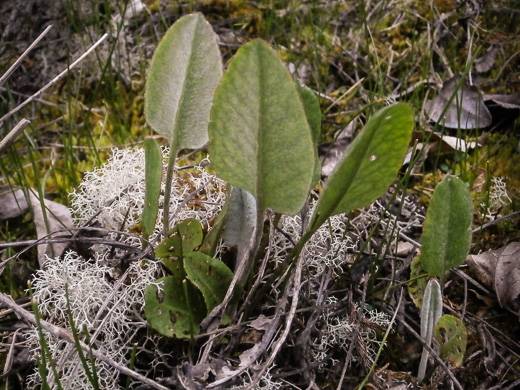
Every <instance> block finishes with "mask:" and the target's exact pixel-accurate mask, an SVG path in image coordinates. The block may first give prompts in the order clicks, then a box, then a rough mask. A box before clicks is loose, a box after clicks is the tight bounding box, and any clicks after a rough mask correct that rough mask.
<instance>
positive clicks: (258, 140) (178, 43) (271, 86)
mask: <svg viewBox="0 0 520 390" xmlns="http://www.w3.org/2000/svg"><path fill="white" fill-rule="evenodd" d="M187 20H188V21H190V22H188V21H187ZM195 20H196V21H197V22H195ZM202 20H203V17H202V16H201V15H199V14H196V15H189V16H186V17H184V18H181V19H180V20H179V21H178V22H177V23H175V25H174V26H172V27H171V29H170V30H169V32H168V33H167V36H166V37H165V38H164V40H163V42H161V44H160V45H159V47H158V49H157V52H156V54H155V55H154V60H153V61H152V69H151V70H150V76H149V81H148V85H147V94H146V107H147V118H151V117H153V115H150V112H151V111H154V112H155V111H157V112H159V111H160V115H158V116H160V117H161V118H162V119H161V121H158V122H156V121H154V120H152V121H150V120H149V123H150V124H151V125H152V127H154V128H160V129H164V128H168V129H173V130H172V131H163V132H162V134H165V135H167V136H169V138H170V140H171V153H173V154H172V155H171V156H170V165H169V169H168V175H167V177H166V188H169V187H170V186H169V183H170V182H171V177H172V174H173V162H172V160H174V159H175V154H176V151H177V150H178V148H179V147H190V145H191V146H192V147H195V146H201V145H202V144H203V143H204V142H205V140H206V139H207V138H208V136H209V151H210V155H211V164H212V168H213V169H214V170H215V172H216V173H217V175H218V176H219V177H220V178H222V179H224V180H226V181H227V183H228V184H229V185H231V186H233V190H232V191H231V196H230V198H229V200H228V205H227V207H226V208H224V211H223V213H227V222H226V226H225V227H224V229H222V225H221V224H224V222H223V221H224V220H225V217H223V218H221V219H219V222H218V225H217V226H218V231H219V232H220V231H221V230H222V231H224V232H225V233H224V240H225V241H226V242H228V243H229V244H230V245H231V246H236V247H237V254H238V255H237V259H236V266H235V272H234V274H229V273H228V271H227V270H224V268H223V267H222V265H223V264H222V263H220V262H219V261H218V260H216V259H212V258H210V257H208V256H207V255H202V254H201V253H198V252H197V249H196V248H195V247H193V246H192V247H190V248H189V251H188V252H185V251H184V241H182V242H180V241H178V242H177V243H176V244H173V245H168V248H169V249H168V250H170V248H171V251H176V250H178V249H176V245H177V246H179V245H180V246H182V249H183V252H182V259H181V258H180V257H179V256H177V259H176V260H175V266H174V267H173V268H172V267H171V266H170V265H169V263H168V261H169V260H167V259H165V258H164V257H163V261H164V262H165V265H166V267H167V268H168V269H169V270H170V271H171V272H172V274H173V275H172V276H169V277H167V278H172V277H173V278H174V279H175V281H174V282H172V280H173V279H167V280H161V282H163V283H161V284H158V285H153V286H151V287H150V290H149V291H147V292H148V293H149V294H147V306H148V309H149V313H151V312H153V314H152V317H153V316H154V315H157V316H161V317H162V318H163V319H164V322H163V323H162V324H161V326H160V329H158V328H157V327H156V329H158V330H159V331H160V332H161V333H163V334H168V335H174V334H175V335H176V336H177V337H189V336H190V335H193V334H194V333H196V332H197V330H196V329H195V328H198V326H195V325H198V321H200V315H202V314H201V313H202V312H203V311H202V310H201V311H200V312H197V313H198V314H197V313H195V312H193V311H191V308H193V307H195V306H193V305H191V301H192V299H193V300H197V299H199V298H194V297H195V296H196V294H200V293H201V294H202V295H203V296H204V299H205V301H206V310H207V312H208V313H209V311H211V309H212V307H214V306H215V305H218V304H219V303H220V302H222V301H223V303H222V304H221V305H219V306H222V305H223V306H225V305H226V304H227V303H228V302H229V300H230V299H231V296H232V295H233V291H234V288H235V286H236V284H237V283H239V284H241V283H244V282H245V281H246V280H247V278H248V276H249V274H250V272H251V268H252V263H253V260H254V259H255V258H256V256H257V252H258V248H259V244H260V239H261V237H262V231H263V229H262V227H263V223H264V218H265V212H266V210H267V209H270V210H272V211H274V212H276V213H278V214H288V215H294V214H296V213H298V212H299V211H300V210H301V209H302V207H303V206H304V204H305V202H306V201H307V199H308V196H309V192H310V190H311V188H312V187H313V185H314V184H315V183H316V182H317V181H318V179H319V165H320V164H319V161H318V159H317V143H318V138H319V132H320V123H319V122H320V118H321V113H320V111H319V104H318V102H317V99H316V97H315V96H314V95H313V94H312V92H311V91H310V90H308V89H306V88H304V87H301V86H300V85H299V84H297V83H296V82H295V81H294V80H293V79H292V77H291V75H290V73H289V72H288V70H287V69H286V68H285V66H284V64H283V62H282V61H281V59H280V57H279V56H278V54H277V53H276V52H275V51H274V50H273V49H272V48H271V47H269V45H268V44H267V43H266V42H264V41H262V40H259V39H256V40H253V41H251V42H249V43H247V44H245V45H244V46H242V47H241V48H240V49H239V50H238V51H237V53H236V55H235V56H234V57H233V58H232V60H231V61H230V63H229V65H228V67H227V70H226V72H225V73H224V75H223V76H222V79H221V80H220V83H219V84H218V87H217V88H216V90H215V94H214V98H213V95H211V96H210V93H209V90H210V88H207V89H205V91H204V93H205V95H204V96H205V98H204V99H201V100H198V101H197V103H198V104H202V103H205V104H206V106H205V107H204V109H203V110H202V111H201V113H200V116H202V117H203V118H204V120H199V121H198V122H197V123H194V125H193V131H194V132H193V133H191V128H192V127H190V122H189V121H190V120H198V119H200V118H198V117H197V115H195V113H196V112H197V110H199V109H201V108H200V105H196V106H190V110H189V114H190V115H191V116H188V115H187V114H186V116H184V117H182V116H181V117H179V115H180V114H179V113H178V112H179V110H178V109H177V107H176V105H177V104H181V103H182V104H184V103H187V102H188V101H190V97H191V98H195V97H193V96H192V95H186V96H185V97H183V98H181V99H177V100H179V102H180V103H176V104H175V105H174V106H173V107H172V103H171V101H172V100H175V98H176V97H177V96H182V95H183V93H185V90H186V88H187V87H186V86H190V85H196V84H198V83H199V81H198V79H197V77H200V76H201V74H200V71H198V70H194V69H192V67H194V68H196V69H201V68H203V67H204V66H205V65H204V64H202V62H204V61H209V62H211V63H217V62H218V61H217V60H216V58H214V56H213V55H211V56H210V58H207V59H206V58H205V57H203V56H199V55H198V54H197V55H195V56H194V58H193V60H190V61H188V60H186V61H184V62H182V65H183V66H184V68H183V69H184V73H183V78H181V80H182V82H179V81H178V79H179V76H178V74H179V71H178V70H177V69H176V65H175V62H173V61H163V60H161V59H162V58H163V57H164V58H166V55H165V54H164V53H165V52H167V53H168V55H167V57H168V58H170V57H171V58H176V57H177V56H178V55H180V54H178V53H176V50H183V48H185V46H186V45H188V46H189V42H197V40H198V39H199V38H198V37H199V36H198V35H197V34H195V36H194V35H193V34H192V33H190V31H191V30H190V28H192V27H191V26H192V23H193V24H195V23H197V25H204V26H206V25H205V24H204V23H205V22H202ZM187 29H188V31H185V30H187ZM204 34H205V36H207V37H208V40H209V36H210V35H211V34H209V33H204ZM201 35H202V34H201ZM184 39H188V40H189V42H188V43H182V40H184ZM174 43H175V44H174ZM189 47H191V46H189ZM152 75H153V77H151V76H152ZM194 78H195V79H194ZM215 78H216V72H215ZM215 78H213V79H212V81H214V80H215ZM212 85H213V84H212ZM165 86H168V87H165ZM198 98H199V97H197V99H198ZM152 107H153V108H155V107H162V109H160V110H159V109H158V110H152ZM209 112H210V113H211V115H210V120H209V123H208V122H207V121H206V120H207V119H208V116H207V114H208V113H209ZM178 118H182V119H178ZM163 123H167V125H163ZM180 124H182V127H179V126H180ZM177 129H182V130H177ZM412 129H413V111H412V109H411V108H410V107H409V106H408V105H405V104H396V105H394V106H390V107H386V108H383V109H381V110H380V111H378V112H377V113H376V114H374V115H373V116H372V117H371V118H370V119H369V120H368V122H367V124H366V125H365V127H364V129H363V130H362V131H361V133H360V134H359V135H358V136H357V137H356V139H355V140H354V142H353V143H352V145H351V146H350V147H349V149H348V151H347V152H346V154H345V156H344V158H343V160H342V161H341V162H340V163H339V164H338V166H337V168H336V170H335V171H334V172H333V173H332V175H331V176H330V178H329V180H328V181H327V183H326V184H325V187H324V189H323V191H322V193H321V195H320V197H319V199H318V202H317V205H316V207H315V209H314V213H313V215H312V217H311V219H310V223H309V225H308V227H307V228H306V231H305V233H304V234H303V236H302V237H301V239H300V240H299V241H298V242H297V243H296V245H295V247H294V249H293V251H292V252H291V253H290V254H289V256H288V257H287V259H286V260H285V262H284V264H283V266H282V267H280V270H284V269H287V268H288V267H292V266H294V265H295V263H296V260H297V259H298V256H299V255H300V252H301V250H302V249H303V247H304V245H305V243H306V242H307V241H308V240H309V239H310V238H311V237H312V235H313V234H314V233H315V232H316V231H317V230H318V229H319V227H320V226H321V225H322V224H323V223H324V222H325V221H327V219H328V218H329V217H331V216H334V215H336V214H339V213H344V212H347V211H352V210H355V209H357V208H359V207H363V206H366V205H368V204H370V203H371V202H373V201H374V200H375V199H376V198H378V197H379V196H381V195H382V194H383V193H384V192H385V191H386V190H387V188H388V186H389V185H390V184H391V183H392V182H393V180H394V179H395V177H396V174H397V172H398V170H399V168H400V167H401V164H402V161H403V159H404V155H405V153H406V151H407V149H408V144H409V141H410V135H411V132H412ZM194 139H196V140H204V142H202V143H200V144H199V143H197V142H191V141H193V140H194ZM179 140H191V141H190V142H186V143H182V142H181V143H180V141H179ZM170 171H171V172H170ZM226 210H227V211H226ZM167 214H168V213H167V212H166V210H165V215H167ZM166 226H168V225H167V224H166V223H165V227H166ZM179 226H180V225H179ZM209 234H212V233H211V232H210V233H209ZM209 234H208V235H209ZM170 239H171V238H170V237H168V236H166V240H170ZM184 239H185V238H184V237H182V240H184ZM199 241H200V243H202V240H199ZM212 242H215V238H214V237H212ZM161 245H163V244H161ZM204 250H206V249H204ZM210 252H211V251H210ZM204 253H207V252H204ZM217 262H218V263H217ZM221 264H222V265H221ZM215 269H220V270H219V271H218V272H217V274H215V273H214V272H213V271H214V270H215ZM195 271H196V272H197V275H195ZM231 276H232V279H231V280H230V277H231ZM188 281H191V282H192V283H193V285H194V286H196V287H197V288H196V289H191V288H190V287H187V286H188V284H187V283H188ZM211 286H215V287H211ZM228 286H229V288H228ZM181 287H182V288H181ZM222 288H224V289H227V290H228V291H227V293H226V294H225V296H222V295H221V293H220V291H221V289H222ZM210 295H211V296H212V297H213V298H212V299H211V300H210V299H209V296H210ZM199 297H200V295H199ZM157 302H159V303H160V306H161V307H159V306H156V307H153V308H152V306H150V305H156V304H157ZM175 302H177V303H175ZM179 314H180V315H182V316H184V317H185V318H186V319H188V321H186V323H185V325H183V326H182V329H181V328H177V329H176V328H175V327H176V326H177V325H175V324H177V323H178V318H177V316H178V315H179ZM171 318H173V319H175V321H170V320H169V319H171ZM149 320H150V317H149ZM151 322H153V320H152V321H151ZM152 325H153V324H152Z"/></svg>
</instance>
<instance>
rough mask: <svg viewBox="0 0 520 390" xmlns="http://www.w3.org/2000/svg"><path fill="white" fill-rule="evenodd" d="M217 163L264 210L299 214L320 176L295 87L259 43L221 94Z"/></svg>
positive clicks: (215, 116) (215, 123)
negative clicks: (312, 185)
mask: <svg viewBox="0 0 520 390" xmlns="http://www.w3.org/2000/svg"><path fill="white" fill-rule="evenodd" d="M209 134H210V153H211V164H212V166H213V168H214V169H215V171H216V172H217V174H218V175H219V176H220V177H221V178H222V179H224V180H226V181H227V182H228V183H229V184H231V185H233V186H234V187H238V188H242V189H244V190H246V191H248V192H250V193H251V194H252V195H253V196H254V197H255V198H256V199H257V201H258V202H260V205H261V208H262V209H266V208H270V209H273V210H274V211H276V212H279V213H285V214H296V213H297V212H298V211H299V210H300V209H301V208H302V206H303V204H304V203H305V200H306V199H307V195H308V193H309V189H310V187H311V181H312V176H313V173H314V162H315V151H314V147H313V142H312V134H311V129H310V127H309V124H308V122H307V119H306V116H305V110H304V107H303V104H302V101H301V99H300V96H299V94H298V90H297V87H296V84H295V82H294V81H293V79H292V78H291V75H290V74H289V72H288V71H287V69H285V67H284V65H283V63H282V61H281V60H280V58H279V56H278V55H277V53H276V52H275V51H274V50H273V49H271V48H270V47H269V46H268V45H267V43H265V42H263V41H261V40H254V41H252V42H249V43H248V44H246V45H244V46H242V47H241V48H240V49H239V50H238V52H237V54H236V55H235V57H234V58H233V59H232V60H231V62H230V63H229V66H228V69H227V71H226V73H225V74H224V76H223V77H222V80H221V82H220V84H219V86H218V88H217V91H216V92H215V100H214V104H213V108H212V111H211V122H210V126H209Z"/></svg>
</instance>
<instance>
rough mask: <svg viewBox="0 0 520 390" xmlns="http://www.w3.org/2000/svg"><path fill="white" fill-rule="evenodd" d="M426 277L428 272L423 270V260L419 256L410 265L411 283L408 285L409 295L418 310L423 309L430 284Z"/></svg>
mask: <svg viewBox="0 0 520 390" xmlns="http://www.w3.org/2000/svg"><path fill="white" fill-rule="evenodd" d="M426 277H427V272H426V271H425V270H424V269H423V266H422V263H421V258H420V257H419V256H417V257H416V258H415V259H413V260H412V263H411V264H410V281H409V282H408V283H407V285H408V294H410V298H412V301H413V303H415V306H417V307H418V308H421V307H422V303H423V297H424V291H425V289H426V284H427V283H428V281H427V278H426Z"/></svg>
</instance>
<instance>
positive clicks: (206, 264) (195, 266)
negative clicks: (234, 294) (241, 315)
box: [184, 252, 233, 313]
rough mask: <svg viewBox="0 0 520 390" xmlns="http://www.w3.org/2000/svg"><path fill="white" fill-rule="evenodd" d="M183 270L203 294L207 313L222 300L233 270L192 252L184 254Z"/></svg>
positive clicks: (221, 263)
mask: <svg viewBox="0 0 520 390" xmlns="http://www.w3.org/2000/svg"><path fill="white" fill-rule="evenodd" d="M184 270H185V271H186V274H187V275H188V279H189V280H190V281H191V282H192V283H193V284H194V285H195V286H197V287H198V289H199V290H200V291H201V293H202V295H203V296H204V301H205V302H206V308H207V310H208V313H209V312H211V310H213V308H214V307H215V306H217V305H218V304H219V303H221V302H222V301H223V300H224V297H225V295H226V292H227V289H228V287H229V285H230V283H231V279H233V272H231V270H230V269H229V268H228V267H227V266H226V265H225V264H224V263H223V262H221V261H220V260H218V259H214V258H212V257H209V256H207V255H205V254H203V253H198V252H192V253H188V254H186V255H185V256H184Z"/></svg>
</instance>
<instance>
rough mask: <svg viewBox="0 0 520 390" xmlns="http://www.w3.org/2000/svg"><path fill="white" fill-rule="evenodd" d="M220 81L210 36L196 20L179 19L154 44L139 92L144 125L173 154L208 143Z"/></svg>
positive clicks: (213, 37)
mask: <svg viewBox="0 0 520 390" xmlns="http://www.w3.org/2000/svg"><path fill="white" fill-rule="evenodd" d="M221 77H222V59H221V57H220V51H219V48H218V45H217V41H216V34H215V33H214V32H213V29H212V28H211V26H210V24H209V23H208V22H207V21H206V20H205V19H204V17H203V16H202V15H201V14H198V13H197V14H192V15H186V16H183V17H182V18H180V19H179V20H178V21H177V22H176V23H175V24H174V25H173V26H172V27H170V29H169V30H168V31H167V32H166V35H165V36H164V38H163V39H162V40H161V42H160V43H159V46H158V47H157V49H156V50H155V53H154V56H153V58H152V63H151V66H150V70H149V73H148V80H147V82H146V92H145V114H146V121H147V122H148V124H149V125H150V126H151V127H152V128H153V129H154V130H155V131H157V132H158V133H160V134H162V135H164V136H166V137H168V138H169V139H170V141H172V139H173V138H175V144H176V146H177V147H179V148H192V149H194V148H199V147H201V146H202V145H204V144H205V143H206V142H207V141H208V123H209V114H210V110H211V105H212V102H213V95H214V92H215V89H216V87H217V85H218V83H219V81H220V78H221Z"/></svg>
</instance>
